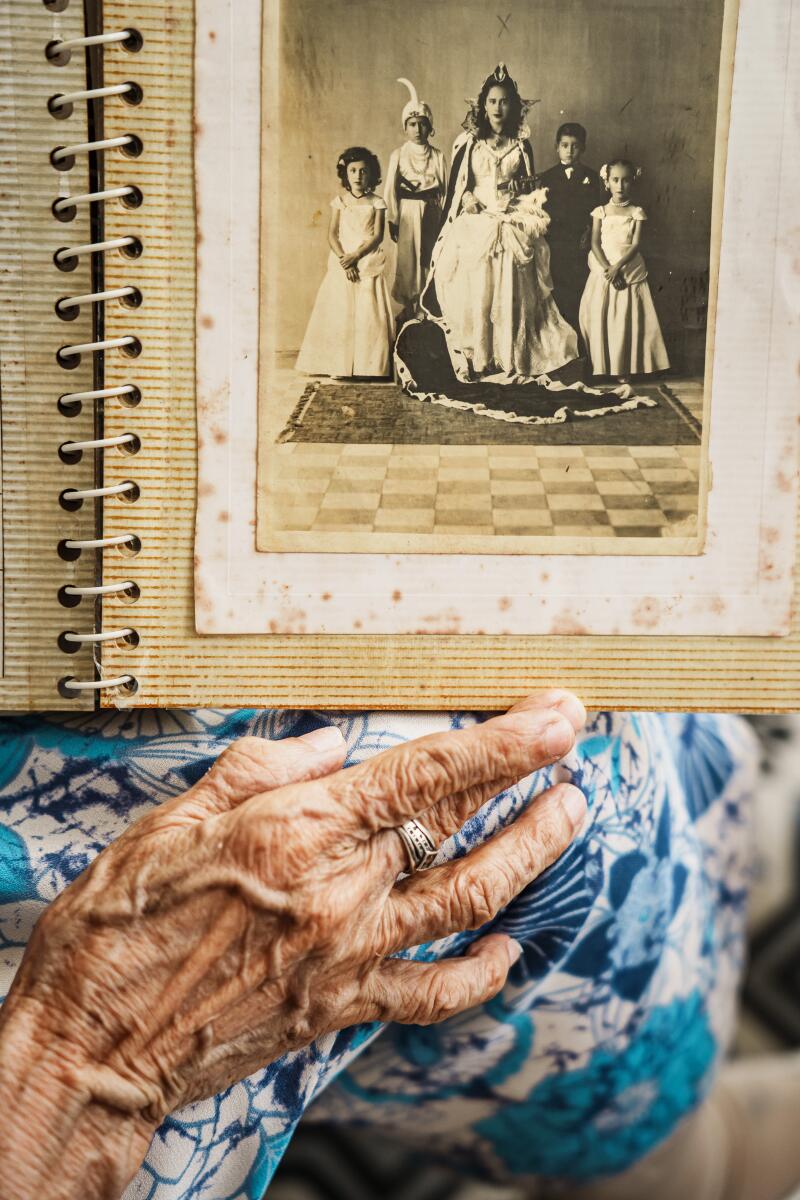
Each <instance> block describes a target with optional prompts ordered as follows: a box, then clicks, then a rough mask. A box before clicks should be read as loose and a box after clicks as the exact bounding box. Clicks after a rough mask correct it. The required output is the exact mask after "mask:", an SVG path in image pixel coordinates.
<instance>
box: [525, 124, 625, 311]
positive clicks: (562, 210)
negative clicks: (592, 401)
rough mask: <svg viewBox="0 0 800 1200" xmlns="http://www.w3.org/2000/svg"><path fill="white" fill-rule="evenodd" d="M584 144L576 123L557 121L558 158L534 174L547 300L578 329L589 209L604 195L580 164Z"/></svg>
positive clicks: (583, 134) (601, 201)
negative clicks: (543, 197)
mask: <svg viewBox="0 0 800 1200" xmlns="http://www.w3.org/2000/svg"><path fill="white" fill-rule="evenodd" d="M585 149H586V130H585V129H584V127H583V126H582V125H578V124H577V123H576V122H572V121H568V122H566V123H565V124H564V125H560V126H559V129H558V133H557V134H556V153H557V154H558V159H559V161H558V162H557V163H556V165H555V166H554V167H550V168H549V170H547V171H545V172H544V174H543V175H542V176H541V178H540V182H541V185H542V187H546V188H548V189H549V190H548V197H547V212H548V213H549V215H550V228H549V229H548V231H547V240H548V242H549V243H550V272H551V274H552V277H553V299H554V300H555V302H556V304H557V305H558V308H559V311H560V312H561V315H562V316H563V317H564V319H565V320H566V321H568V322H569V324H570V325H571V326H572V328H573V329H575V330H578V332H580V330H579V325H578V309H579V308H580V303H581V296H582V295H583V289H584V287H585V285H586V279H587V277H588V274H589V249H590V243H591V231H592V218H591V212H592V209H593V208H596V207H597V206H598V205H599V204H605V202H606V200H607V198H608V197H607V194H606V191H605V188H604V187H603V184H602V181H601V179H600V176H599V175H598V174H597V172H596V171H593V170H592V168H591V167H585V166H584V165H583V164H582V163H581V156H582V155H583V152H584V150H585Z"/></svg>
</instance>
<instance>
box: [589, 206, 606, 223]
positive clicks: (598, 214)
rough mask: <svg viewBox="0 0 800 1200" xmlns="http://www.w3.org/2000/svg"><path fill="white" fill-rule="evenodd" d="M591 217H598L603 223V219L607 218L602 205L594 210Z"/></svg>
mask: <svg viewBox="0 0 800 1200" xmlns="http://www.w3.org/2000/svg"><path fill="white" fill-rule="evenodd" d="M589 216H590V217H597V218H599V220H601V221H602V219H603V217H604V216H605V213H604V212H603V206H602V204H598V206H597V208H593V209H592V211H591V212H590V213H589Z"/></svg>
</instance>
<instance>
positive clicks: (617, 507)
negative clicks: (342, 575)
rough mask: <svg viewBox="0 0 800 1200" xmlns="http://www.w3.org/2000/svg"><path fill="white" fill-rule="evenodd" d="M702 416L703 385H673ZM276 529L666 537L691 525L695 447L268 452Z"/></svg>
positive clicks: (322, 447) (291, 448) (289, 447)
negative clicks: (272, 481) (272, 468)
mask: <svg viewBox="0 0 800 1200" xmlns="http://www.w3.org/2000/svg"><path fill="white" fill-rule="evenodd" d="M670 386H671V387H672V388H673V389H674V391H675V392H676V393H677V395H678V396H679V397H680V399H681V400H682V402H683V403H684V404H685V405H686V407H687V408H688V409H689V410H690V411H692V412H693V414H694V415H695V416H697V417H698V418H700V417H701V416H702V386H701V385H700V384H699V383H697V382H695V381H686V380H684V381H676V380H672V379H671V380H670ZM271 457H272V459H273V465H274V468H275V480H274V495H275V499H276V506H275V509H274V511H276V512H277V514H278V517H277V528H278V529H281V530H295V531H312V532H317V531H318V532H320V533H325V532H328V533H331V532H367V531H371V530H374V531H379V532H383V533H449V534H454V533H455V534H522V535H528V536H530V535H539V536H541V535H552V536H555V537H558V536H561V537H587V536H589V537H594V538H596V537H608V538H614V537H650V538H652V537H664V536H674V535H676V534H680V535H682V536H685V535H690V534H691V533H693V532H694V530H695V528H696V521H697V505H698V478H699V468H700V447H699V446H545V445H519V446H508V445H506V446H419V445H384V444H363V445H349V444H342V445H338V444H335V443H331V442H326V443H288V444H283V445H276V446H274V447H272V448H271Z"/></svg>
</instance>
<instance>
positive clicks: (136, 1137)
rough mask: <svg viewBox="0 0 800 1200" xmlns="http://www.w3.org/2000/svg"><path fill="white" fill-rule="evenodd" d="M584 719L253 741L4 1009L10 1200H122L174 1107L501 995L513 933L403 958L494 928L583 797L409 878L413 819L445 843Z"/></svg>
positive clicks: (575, 820)
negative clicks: (384, 1024) (340, 1045)
mask: <svg viewBox="0 0 800 1200" xmlns="http://www.w3.org/2000/svg"><path fill="white" fill-rule="evenodd" d="M584 718H585V713H584V712H583V708H582V706H581V705H580V703H579V702H578V701H576V700H575V698H574V697H571V696H570V695H569V694H568V693H565V692H551V693H547V694H546V695H545V696H542V697H539V698H537V699H534V700H528V701H525V702H524V703H523V704H521V705H518V706H517V707H516V708H515V709H513V710H512V711H511V712H510V713H508V714H505V715H504V716H500V717H496V718H493V719H492V720H489V721H487V722H485V723H484V724H482V725H477V726H474V727H471V728H468V729H464V730H459V731H455V732H448V733H445V734H436V735H432V736H429V737H425V738H421V739H419V740H418V741H416V742H410V743H407V744H405V745H402V746H399V747H396V748H394V749H392V750H389V751H386V752H385V753H383V754H380V755H377V756H376V757H374V758H373V759H370V760H369V761H368V762H365V763H363V764H361V765H359V766H356V767H352V768H350V769H348V770H341V769H340V768H341V764H342V762H343V759H344V754H345V747H344V743H343V741H342V739H341V736H340V735H339V734H338V731H336V730H335V729H330V730H327V731H317V732H316V733H315V734H312V735H308V736H307V737H306V738H301V739H290V740H286V741H283V742H278V743H270V742H266V741H262V740H260V739H257V738H244V739H241V740H239V741H237V742H235V743H233V745H231V746H230V747H229V748H228V749H227V750H226V751H225V753H224V754H222V755H221V756H220V758H219V759H218V760H217V762H216V764H215V765H214V767H213V768H212V770H211V771H210V772H209V773H208V774H207V775H206V776H205V778H204V779H202V780H201V781H200V782H199V783H197V784H196V785H195V786H194V787H193V788H191V789H190V790H189V791H187V792H185V793H184V794H183V795H181V796H178V797H176V798H175V799H173V800H171V801H169V802H167V803H165V804H163V805H161V806H160V807H159V808H157V809H155V810H153V811H152V812H151V813H149V814H148V815H146V816H145V817H143V818H142V819H141V820H139V821H137V822H136V823H135V824H134V825H132V826H131V828H130V829H129V830H128V831H127V832H126V833H125V834H124V835H123V836H122V837H121V838H119V839H118V840H117V841H116V842H114V843H112V844H111V845H110V846H108V847H107V848H106V850H104V851H103V853H102V854H100V855H99V857H98V858H97V859H96V860H95V861H94V863H93V864H92V865H91V866H90V867H89V868H88V870H86V871H85V872H84V873H83V874H82V875H81V876H80V877H79V878H78V879H77V880H75V882H74V883H73V884H72V885H71V886H70V887H68V888H67V889H66V891H65V892H64V893H63V894H62V895H61V896H60V897H59V898H58V899H57V900H56V901H55V903H53V904H52V905H51V906H50V908H49V909H48V910H47V911H46V912H45V913H44V915H43V916H42V917H41V919H40V920H39V922H38V924H37V926H36V929H35V931H34V934H33V937H32V938H31V941H30V944H29V946H28V949H27V951H26V953H25V956H24V958H23V961H22V964H21V966H20V970H19V972H18V974H17V977H16V979H15V981H14V984H13V987H12V990H11V992H10V994H9V997H8V999H7V1001H6V1003H5V1005H4V1006H3V1008H2V1010H1V1011H0V1101H2V1103H3V1111H4V1113H6V1114H8V1117H7V1119H5V1120H4V1123H3V1125H2V1133H1V1134H0V1138H2V1140H1V1141H0V1200H7V1198H9V1200H10V1198H11V1197H13V1200H34V1198H35V1200H40V1197H42V1196H44V1195H47V1196H48V1200H71V1198H72V1197H78V1196H79V1197H81V1200H91V1198H92V1197H102V1198H103V1200H105V1198H109V1200H110V1198H112V1197H118V1196H119V1195H120V1194H121V1192H122V1191H123V1190H124V1188H125V1186H126V1185H127V1183H128V1182H129V1180H130V1179H131V1177H132V1176H133V1174H134V1173H135V1171H136V1169H137V1168H138V1166H139V1165H140V1163H141V1161H142V1159H143V1158H144V1155H145V1153H146V1151H147V1147H148V1145H149V1141H150V1138H151V1137H152V1134H153V1132H154V1130H155V1128H156V1126H157V1125H158V1123H159V1122H160V1121H161V1120H162V1119H163V1117H164V1116H165V1115H166V1114H167V1113H168V1112H171V1111H173V1110H174V1109H177V1108H179V1107H181V1106H183V1105H185V1104H186V1103H188V1102H190V1101H193V1100H197V1099H200V1098H203V1097H206V1096H210V1095H213V1094H214V1093H216V1092H218V1091H220V1090H222V1089H224V1088H226V1087H228V1086H229V1085H230V1084H232V1083H234V1082H235V1081H237V1080H239V1079H241V1078H243V1077H244V1076H246V1075H248V1074H251V1073H252V1072H253V1071H255V1070H257V1069H259V1068H261V1067H263V1066H264V1065H265V1064H266V1063H268V1062H270V1061H272V1060H274V1059H275V1058H277V1057H279V1056H280V1055H281V1054H283V1053H285V1052H286V1051H288V1050H292V1049H295V1048H297V1047H300V1046H304V1045H306V1044H308V1043H309V1042H310V1041H312V1040H313V1039H314V1038H316V1037H318V1036H320V1035H322V1034H325V1033H328V1032H330V1031H332V1030H336V1029H340V1028H343V1027H346V1026H348V1025H352V1024H354V1023H356V1022H360V1021H372V1020H381V1021H401V1022H412V1023H427V1022H433V1021H439V1020H442V1019H444V1018H446V1017H450V1016H453V1015H454V1014H455V1013H458V1012H461V1011H463V1010H464V1009H466V1008H469V1007H472V1006H473V1005H476V1004H480V1003H482V1002H484V1001H486V1000H488V999H490V998H491V997H492V996H494V995H495V994H496V993H497V992H498V991H499V990H500V988H501V987H502V986H503V983H504V982H505V979H506V975H507V973H508V969H509V965H510V963H511V962H513V961H514V959H515V958H516V957H517V956H518V954H519V947H518V946H517V945H516V943H514V942H512V941H511V939H509V938H507V937H506V936H504V935H499V934H495V935H492V936H489V937H485V938H483V939H481V940H480V941H479V942H477V943H476V944H475V945H474V946H473V947H472V948H471V950H470V952H469V954H467V955H466V956H464V957H462V958H451V959H448V960H445V961H441V962H438V963H417V962H408V961H404V960H400V959H396V958H391V957H388V956H390V955H392V954H394V953H395V952H396V951H398V950H400V949H402V948H405V947H408V946H413V945H415V944H417V943H419V942H423V941H428V940H430V939H434V938H438V937H442V936H444V935H446V934H449V933H452V932H455V931H457V930H460V929H466V928H470V929H474V928H478V927H479V926H481V925H483V924H485V923H486V922H487V921H489V920H490V919H491V918H492V917H493V916H494V915H495V914H496V913H497V912H498V911H499V910H500V909H501V908H502V907H503V906H504V905H506V904H507V903H508V902H509V901H510V900H511V899H512V898H513V897H514V896H515V895H516V894H517V893H518V892H519V891H521V890H522V889H523V888H524V887H525V886H526V885H527V884H528V883H530V881H531V880H532V879H534V878H535V877H536V876H537V875H538V874H539V873H540V872H541V871H542V870H544V868H545V867H547V866H548V865H549V864H550V863H551V862H553V860H554V859H555V858H557V857H558V855H559V854H561V853H562V851H563V850H564V849H565V848H566V847H567V845H568V844H569V842H570V840H571V838H572V837H573V835H574V833H575V831H576V829H577V827H578V826H579V825H580V823H581V820H582V817H583V813H584V811H585V801H584V799H583V797H582V796H581V794H580V792H578V791H577V790H576V789H575V788H574V787H572V786H570V785H568V784H559V785H558V786H556V787H555V788H553V789H551V790H550V791H549V792H547V793H545V794H544V795H542V796H540V797H539V798H538V799H537V800H536V801H535V802H534V803H533V804H532V805H531V806H530V807H529V808H528V810H527V811H526V812H525V813H524V814H523V815H521V816H520V817H519V818H518V820H517V821H516V822H515V823H514V824H513V825H511V826H509V827H508V828H507V829H505V830H503V831H502V832H500V833H498V834H497V835H495V836H494V837H493V838H492V839H491V840H490V841H488V842H487V843H485V844H484V845H483V846H481V847H478V848H477V849H475V850H473V851H472V852H471V853H470V854H468V855H467V856H465V857H464V858H462V859H460V860H457V861H454V862H450V863H447V864H444V865H442V866H437V867H434V868H433V869H431V870H429V871H426V872H419V873H417V874H415V875H412V876H406V877H405V878H401V879H400V880H399V881H398V876H399V875H402V873H403V872H404V871H405V870H406V866H407V860H406V856H405V850H404V848H403V845H402V843H401V841H400V838H399V837H398V835H397V833H396V832H394V827H395V826H397V825H398V824H400V823H401V822H402V821H404V820H406V819H408V818H409V817H412V816H419V817H421V818H422V819H423V820H424V822H425V825H426V826H427V827H428V828H429V829H430V831H431V832H432V834H433V836H434V838H435V839H436V841H437V842H440V841H441V840H442V839H443V838H445V837H447V836H449V835H450V834H452V833H454V832H455V831H456V830H458V829H459V828H460V827H461V825H462V824H463V823H464V821H465V820H466V819H467V818H468V817H469V816H470V815H471V814H472V813H474V812H475V811H476V810H477V809H478V808H479V807H480V805H481V804H482V803H484V802H485V801H486V800H487V799H488V798H489V797H491V796H492V795H495V794H496V793H497V792H498V791H500V790H501V789H502V788H504V787H507V786H509V785H510V784H512V783H513V782H516V781H517V780H519V779H520V778H522V777H524V776H525V775H527V774H529V773H530V772H531V771H532V770H533V769H535V768H537V767H540V766H543V765H545V764H548V763H552V762H554V761H556V760H557V759H558V758H560V757H562V756H563V754H565V753H566V752H567V751H568V750H569V749H570V748H571V746H572V744H573V742H574V737H575V731H576V729H578V728H579V727H580V725H581V724H582V722H583V720H584Z"/></svg>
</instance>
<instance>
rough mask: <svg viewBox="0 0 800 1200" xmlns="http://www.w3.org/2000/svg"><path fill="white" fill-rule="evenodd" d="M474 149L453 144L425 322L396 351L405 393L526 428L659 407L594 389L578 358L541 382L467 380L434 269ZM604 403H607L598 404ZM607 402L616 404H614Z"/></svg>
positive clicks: (626, 389) (523, 145) (629, 394)
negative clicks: (443, 313) (443, 307)
mask: <svg viewBox="0 0 800 1200" xmlns="http://www.w3.org/2000/svg"><path fill="white" fill-rule="evenodd" d="M525 132H527V131H525ZM476 142H477V138H476V137H475V135H474V133H471V132H464V133H462V134H461V135H460V136H459V137H458V138H457V139H456V141H455V143H454V145H453V162H452V166H451V169H450V179H449V181H448V185H447V194H446V196H445V202H444V209H443V215H442V228H441V231H440V233H439V236H438V238H437V240H436V245H435V246H434V249H433V255H432V257H431V266H430V271H429V274H428V280H427V283H426V285H425V288H424V290H423V292H422V296H421V297H420V306H421V308H422V313H423V315H422V317H421V318H418V319H414V320H411V321H407V322H406V324H405V325H404V326H403V327H402V329H401V330H400V333H399V335H398V338H397V342H396V345H395V353H394V360H395V371H396V374H397V378H398V381H399V382H400V384H401V385H402V388H403V391H404V392H406V393H407V394H408V395H409V396H413V397H414V398H415V399H417V400H423V401H427V402H428V403H431V404H442V405H445V406H446V407H448V408H457V409H470V410H471V411H472V412H474V413H476V414H478V415H481V416H486V417H492V418H494V419H495V420H499V421H512V422H517V423H522V424H526V425H560V424H563V422H565V421H568V420H571V419H572V418H575V417H600V416H608V415H610V414H612V413H618V412H626V411H630V410H631V409H635V408H640V407H648V408H649V407H654V406H656V405H657V403H658V402H657V401H656V400H655V399H653V398H652V397H650V396H636V395H634V394H633V391H632V389H631V388H630V386H628V385H619V386H617V387H614V388H595V387H589V386H588V385H587V384H585V383H583V382H582V380H581V375H582V374H583V373H584V372H585V369H586V364H585V363H584V362H583V360H580V359H578V360H576V362H574V363H569V364H568V365H567V366H566V367H563V368H561V369H560V370H559V371H558V372H554V373H553V374H552V375H540V376H537V378H536V379H535V380H530V379H523V378H521V377H520V378H519V379H513V378H511V379H509V380H508V381H507V382H504V383H497V382H492V383H487V382H482V381H481V380H471V379H469V377H468V376H469V371H468V368H467V365H466V358H465V356H464V355H463V352H462V351H461V350H460V348H459V347H458V346H457V345H456V344H455V340H454V339H453V338H452V337H448V333H449V330H448V327H447V324H446V321H445V320H444V318H443V316H442V310H441V306H440V304H439V299H438V296H437V294H436V266H437V263H438V260H439V256H440V254H441V250H442V246H443V245H444V242H445V239H446V238H447V236H448V234H449V232H450V229H451V226H452V225H453V223H454V221H456V220H457V219H458V217H459V216H460V214H461V208H462V201H463V198H464V193H465V192H466V191H467V189H468V184H469V178H470V168H471V160H472V151H473V149H474V147H475V144H476ZM517 144H518V145H519V148H520V151H521V153H522V156H523V159H524V162H525V168H526V174H527V175H528V177H529V178H530V179H532V178H533V177H534V173H535V172H534V159H533V149H532V147H531V143H530V141H529V140H528V138H527V137H523V136H521V137H519V138H518V139H517ZM457 371H458V373H457ZM599 397H603V398H604V399H603V400H599V399H598V398H599ZM612 398H613V399H612ZM608 400H612V402H611V403H610V404H609V403H608Z"/></svg>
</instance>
